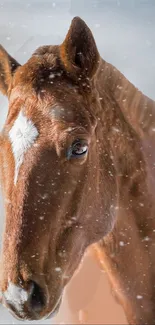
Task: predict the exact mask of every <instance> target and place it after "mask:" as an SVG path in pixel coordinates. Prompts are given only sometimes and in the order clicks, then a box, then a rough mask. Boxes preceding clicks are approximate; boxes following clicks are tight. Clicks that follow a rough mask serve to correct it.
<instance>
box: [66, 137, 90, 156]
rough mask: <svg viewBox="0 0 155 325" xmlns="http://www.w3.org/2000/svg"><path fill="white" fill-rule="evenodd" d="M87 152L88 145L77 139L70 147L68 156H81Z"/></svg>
mask: <svg viewBox="0 0 155 325" xmlns="http://www.w3.org/2000/svg"><path fill="white" fill-rule="evenodd" d="M87 152H88V145H87V144H86V143H85V142H84V141H82V140H81V141H80V140H77V141H76V142H74V143H73V144H72V146H71V148H70V157H81V156H83V155H85V154H86V153H87Z"/></svg>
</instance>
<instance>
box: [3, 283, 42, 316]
mask: <svg viewBox="0 0 155 325" xmlns="http://www.w3.org/2000/svg"><path fill="white" fill-rule="evenodd" d="M1 300H2V304H3V305H4V306H5V307H7V308H8V309H9V310H10V312H11V313H12V314H13V316H14V317H16V318H18V319H22V320H25V319H27V320H39V319H42V318H43V317H44V314H45V313H46V310H47V308H48V299H47V295H46V293H45V292H44V290H43V289H42V288H40V287H39V286H38V285H37V284H36V283H35V282H30V283H29V285H28V286H27V289H24V288H22V287H19V286H17V285H15V284H13V283H11V282H10V283H9V285H8V287H7V290H6V291H5V292H2V299H1Z"/></svg>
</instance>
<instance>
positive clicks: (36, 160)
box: [0, 17, 155, 324]
mask: <svg viewBox="0 0 155 325" xmlns="http://www.w3.org/2000/svg"><path fill="white" fill-rule="evenodd" d="M0 90H1V91H2V93H3V94H4V95H7V96H8V98H9V112H8V116H7V119H6V123H5V126H4V129H3V131H2V134H1V138H0V149H1V150H0V171H1V181H2V188H3V194H4V200H5V212H6V221H5V230H4V238H3V251H2V266H1V282H0V288H1V296H2V303H3V304H4V305H5V306H7V308H9V309H10V310H11V312H12V313H13V314H14V315H15V316H17V317H18V318H20V319H29V320H38V319H42V318H45V317H47V316H48V315H50V314H52V315H54V313H55V312H56V311H57V310H58V308H59V305H60V303H61V297H62V293H63V289H64V287H65V285H66V284H67V283H68V282H69V280H70V279H71V277H72V275H73V273H74V271H75V270H76V268H77V266H78V264H79V262H80V260H81V257H82V256H83V253H84V251H85V249H86V248H87V247H88V246H89V245H90V244H92V243H96V242H99V243H98V244H97V246H96V252H97V255H98V256H99V259H101V258H102V263H103V264H104V267H105V269H106V270H107V272H108V276H109V279H110V282H111V284H112V287H113V290H114V292H115V295H116V298H117V300H118V301H119V303H120V304H121V305H122V307H123V308H124V311H125V314H126V316H127V319H128V322H129V323H130V324H155V262H154V256H155V200H154V190H155V150H154V147H155V103H154V102H153V101H152V100H151V99H149V98H147V97H146V96H145V95H143V94H142V93H141V92H140V91H139V90H137V89H136V88H135V87H134V86H133V85H132V84H131V83H130V82H129V81H128V80H127V79H126V78H125V77H124V76H123V75H122V74H121V73H120V72H119V71H118V70H117V69H115V68H114V67H113V66H112V65H111V64H108V63H106V62H105V61H104V60H103V59H102V58H101V57H100V55H99V53H98V50H97V47H96V44H95V41H94V38H93V36H92V33H91V31H90V30H89V28H88V27H87V25H86V24H85V23H84V22H83V21H82V20H81V19H80V18H78V17H76V18H74V19H73V21H72V24H71V26H70V29H69V32H68V34H67V36H66V38H65V40H64V42H63V43H62V44H61V45H60V46H43V47H41V48H39V49H37V50H36V51H35V53H34V54H33V55H32V57H31V58H30V59H29V60H28V62H27V63H26V64H24V65H23V66H20V64H19V63H18V62H17V61H15V59H13V58H12V57H11V56H10V55H9V54H8V53H7V52H6V51H5V50H4V49H3V47H0ZM102 238H104V239H102ZM101 255H102V257H101Z"/></svg>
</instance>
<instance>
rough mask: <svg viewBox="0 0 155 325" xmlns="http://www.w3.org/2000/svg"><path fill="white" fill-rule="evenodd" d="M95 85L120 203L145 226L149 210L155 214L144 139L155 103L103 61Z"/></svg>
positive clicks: (138, 222)
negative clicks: (151, 202) (149, 184)
mask: <svg viewBox="0 0 155 325" xmlns="http://www.w3.org/2000/svg"><path fill="white" fill-rule="evenodd" d="M96 85H97V89H98V92H99V97H100V102H101V107H100V112H99V113H98V114H99V115H100V120H101V122H102V134H101V133H100V138H101V137H102V139H103V151H104V152H105V148H104V146H106V148H107V153H108V151H109V152H110V155H111V157H113V158H112V159H113V165H114V166H115V171H116V178H117V184H118V197H119V203H118V205H119V206H120V205H121V206H124V207H125V209H127V208H129V207H130V211H132V212H133V215H136V223H137V225H143V223H144V222H146V219H145V218H146V213H147V214H150V219H151V215H152V216H153V215H154V214H153V212H152V211H150V206H151V204H150V200H152V198H151V196H150V193H151V190H150V188H149V186H148V165H147V162H146V157H145V152H144V150H143V142H144V140H145V139H146V138H147V139H148V138H150V134H151V132H153V131H152V129H153V124H155V116H154V115H155V103H154V101H153V100H151V99H149V98H148V97H147V96H145V95H143V94H142V93H141V92H140V91H139V90H138V89H137V88H136V87H135V86H134V85H132V84H131V83H130V82H129V81H128V80H127V79H126V78H125V77H124V76H123V75H122V74H121V73H120V72H119V71H118V70H117V69H115V68H114V67H113V66H112V65H110V64H108V63H105V62H104V61H102V64H101V67H100V70H99V72H98V75H97V83H96ZM102 164H103V166H101V168H102V167H103V168H104V161H103V163H102ZM144 206H145V207H144ZM144 210H145V211H144ZM145 212H146V213H145ZM152 220H154V219H153V218H152ZM150 222H151V221H150ZM140 227H141V226H140Z"/></svg>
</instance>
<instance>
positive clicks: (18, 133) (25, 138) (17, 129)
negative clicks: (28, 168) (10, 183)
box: [9, 112, 38, 184]
mask: <svg viewBox="0 0 155 325" xmlns="http://www.w3.org/2000/svg"><path fill="white" fill-rule="evenodd" d="M37 136H38V130H37V128H36V127H35V125H34V124H33V122H32V121H31V120H29V119H28V118H27V117H26V116H24V114H23V113H22V112H20V113H19V115H18V117H17V119H16V121H15V123H14V125H13V127H12V128H11V130H10V132H9V137H10V140H11V144H12V151H13V154H14V159H15V176H14V184H16V183H17V178H18V172H19V169H20V166H21V165H22V163H23V159H24V154H25V153H26V151H27V150H28V149H29V148H30V147H31V146H32V145H33V143H34V141H35V140H36V138H37Z"/></svg>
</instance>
